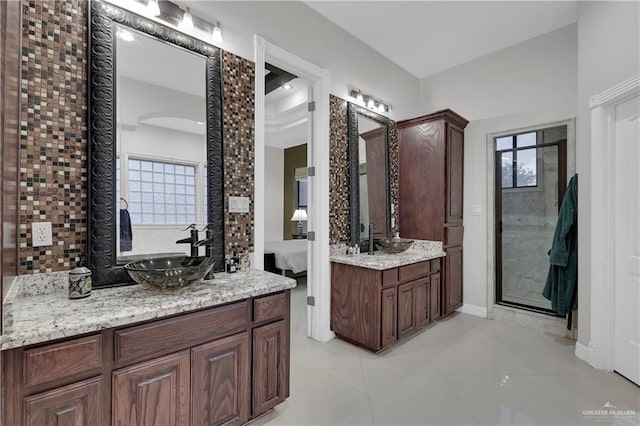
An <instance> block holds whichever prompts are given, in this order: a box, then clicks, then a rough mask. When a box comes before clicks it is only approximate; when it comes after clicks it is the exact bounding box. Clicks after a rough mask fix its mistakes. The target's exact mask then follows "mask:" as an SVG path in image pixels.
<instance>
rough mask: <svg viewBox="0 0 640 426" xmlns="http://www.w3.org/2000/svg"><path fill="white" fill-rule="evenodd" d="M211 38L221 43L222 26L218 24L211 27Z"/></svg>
mask: <svg viewBox="0 0 640 426" xmlns="http://www.w3.org/2000/svg"><path fill="white" fill-rule="evenodd" d="M211 40H213V41H214V42H216V43H222V28H220V26H219V25H216V26H215V27H213V32H212V33H211Z"/></svg>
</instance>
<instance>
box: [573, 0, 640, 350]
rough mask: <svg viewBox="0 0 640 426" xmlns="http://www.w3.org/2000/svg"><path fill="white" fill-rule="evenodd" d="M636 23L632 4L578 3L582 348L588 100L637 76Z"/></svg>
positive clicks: (582, 331) (586, 298) (583, 336)
mask: <svg viewBox="0 0 640 426" xmlns="http://www.w3.org/2000/svg"><path fill="white" fill-rule="evenodd" d="M639 20H640V3H638V2H610V1H606V2H604V1H602V2H578V98H577V99H578V117H577V138H578V140H579V141H580V143H579V144H578V152H577V168H578V173H580V185H579V186H578V200H579V215H578V227H579V229H580V239H579V243H578V256H579V258H578V263H579V268H578V276H579V277H580V278H579V281H580V287H579V292H578V305H579V306H580V309H579V316H578V321H579V327H578V341H579V342H580V343H582V344H583V345H588V343H589V340H590V337H591V322H590V317H591V310H590V305H589V303H590V297H591V291H590V290H591V281H590V276H589V264H590V260H589V259H590V256H591V253H590V247H591V234H590V229H589V228H590V226H591V218H590V214H589V205H590V203H591V184H590V178H591V173H590V163H591V150H590V146H589V142H590V138H591V132H590V128H591V115H590V110H589V97H591V96H593V95H596V94H598V93H601V92H602V91H604V90H606V89H609V88H610V87H613V86H615V85H616V84H618V83H620V82H622V81H624V80H626V79H628V78H630V77H632V76H634V75H637V74H639V73H640V28H639V26H638V21H639Z"/></svg>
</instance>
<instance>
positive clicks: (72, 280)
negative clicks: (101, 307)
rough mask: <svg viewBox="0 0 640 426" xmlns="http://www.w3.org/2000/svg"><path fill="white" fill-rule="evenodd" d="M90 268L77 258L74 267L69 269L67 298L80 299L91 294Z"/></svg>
mask: <svg viewBox="0 0 640 426" xmlns="http://www.w3.org/2000/svg"><path fill="white" fill-rule="evenodd" d="M91 285H92V279H91V269H89V268H87V267H86V266H84V263H83V262H82V260H78V262H77V263H76V267H75V268H74V269H72V270H71V271H69V299H82V298H84V297H88V296H91Z"/></svg>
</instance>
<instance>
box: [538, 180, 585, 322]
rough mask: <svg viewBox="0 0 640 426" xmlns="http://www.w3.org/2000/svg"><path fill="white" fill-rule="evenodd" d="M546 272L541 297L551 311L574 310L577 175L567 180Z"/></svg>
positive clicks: (576, 263)
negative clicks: (544, 299)
mask: <svg viewBox="0 0 640 426" xmlns="http://www.w3.org/2000/svg"><path fill="white" fill-rule="evenodd" d="M549 263H550V266H549V273H548V274H547V282H546V284H545V286H544V290H543V291H542V295H543V296H544V297H546V298H547V299H549V300H551V309H553V310H554V311H555V312H557V313H558V314H560V315H567V314H569V325H568V326H567V328H569V329H571V310H573V309H576V308H577V307H578V301H577V300H578V299H577V297H576V295H577V289H578V175H577V174H575V175H573V177H572V178H571V180H570V181H569V185H568V186H567V191H566V193H565V195H564V199H563V200H562V205H561V206H560V213H558V223H557V225H556V230H555V233H554V235H553V243H552V246H551V250H549Z"/></svg>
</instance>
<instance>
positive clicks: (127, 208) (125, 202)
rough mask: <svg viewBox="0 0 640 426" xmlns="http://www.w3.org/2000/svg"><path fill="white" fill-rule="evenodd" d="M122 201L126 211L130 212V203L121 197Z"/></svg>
mask: <svg viewBox="0 0 640 426" xmlns="http://www.w3.org/2000/svg"><path fill="white" fill-rule="evenodd" d="M120 201H124V208H125V210H129V202H128V201H127V200H125V199H124V198H122V197H120Z"/></svg>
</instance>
